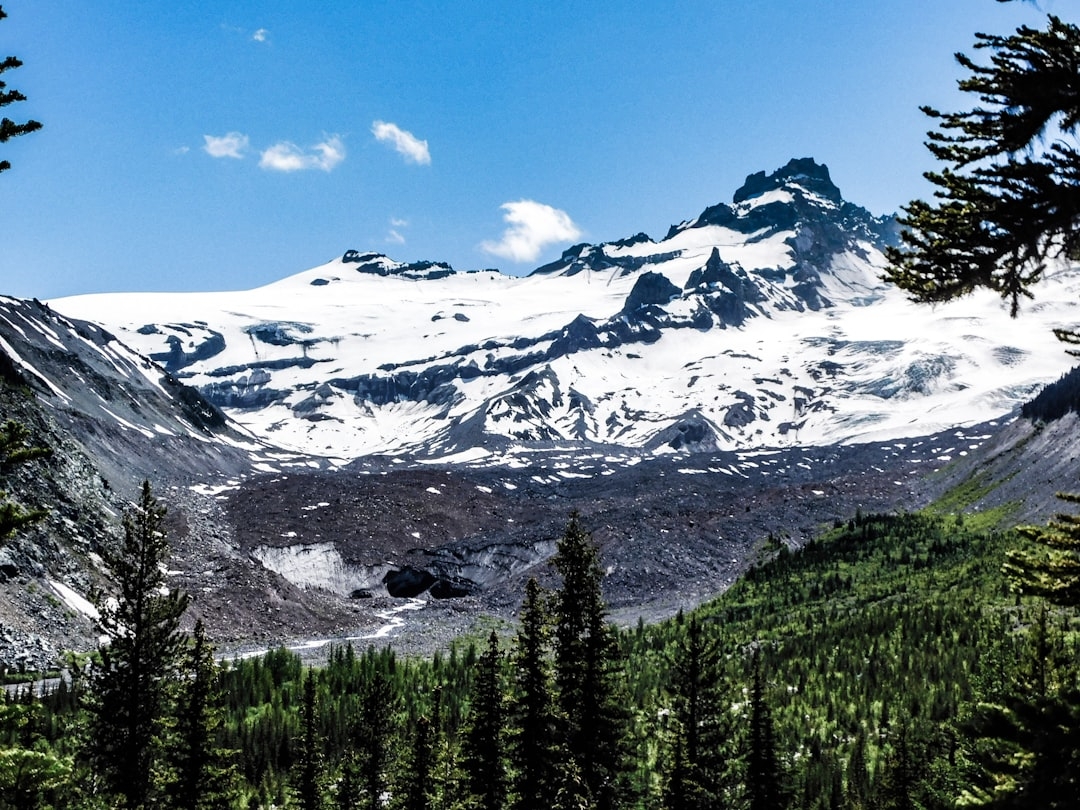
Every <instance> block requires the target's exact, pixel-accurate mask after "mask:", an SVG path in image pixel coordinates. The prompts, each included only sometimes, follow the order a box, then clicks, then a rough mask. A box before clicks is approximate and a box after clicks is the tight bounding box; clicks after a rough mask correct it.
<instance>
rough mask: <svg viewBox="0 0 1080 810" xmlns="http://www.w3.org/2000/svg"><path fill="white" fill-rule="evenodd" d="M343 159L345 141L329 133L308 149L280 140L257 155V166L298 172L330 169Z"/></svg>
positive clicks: (279, 170)
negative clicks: (324, 138)
mask: <svg viewBox="0 0 1080 810" xmlns="http://www.w3.org/2000/svg"><path fill="white" fill-rule="evenodd" d="M343 160H345V143H344V142H343V141H342V140H341V138H340V137H339V136H338V135H331V136H329V137H327V139H326V140H324V141H322V142H321V143H317V144H315V145H314V146H313V147H311V148H310V149H309V150H308V151H306V152H305V151H304V150H302V149H301V148H300V147H299V146H297V145H296V144H294V143H290V142H289V141H281V142H279V143H276V144H274V145H273V146H271V147H270V148H269V149H267V150H265V151H264V152H263V153H262V154H261V155H260V157H259V167H260V168H263V169H269V170H271V171H276V172H299V171H307V170H309V169H321V170H322V171H324V172H328V171H331V170H332V169H333V168H334V167H335V166H337V165H338V164H339V163H341V161H343Z"/></svg>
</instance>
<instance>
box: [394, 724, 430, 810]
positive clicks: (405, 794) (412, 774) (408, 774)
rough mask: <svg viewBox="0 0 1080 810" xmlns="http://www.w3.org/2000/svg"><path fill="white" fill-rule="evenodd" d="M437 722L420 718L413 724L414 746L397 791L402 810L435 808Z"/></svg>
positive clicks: (400, 809)
mask: <svg viewBox="0 0 1080 810" xmlns="http://www.w3.org/2000/svg"><path fill="white" fill-rule="evenodd" d="M437 722H438V720H437V719H436V720H432V719H429V718H428V717H427V715H420V717H418V718H417V719H416V722H415V723H414V728H413V737H412V746H411V748H410V750H409V756H408V762H407V763H406V766H405V768H404V769H403V772H402V782H401V786H400V789H399V790H398V794H399V796H400V798H399V801H398V803H397V807H398V808H399V810H432V808H433V807H434V800H433V799H434V793H435V789H434V788H435V784H434V783H435V751H436V742H435V739H436V735H437V732H436V729H435V726H436V724H437Z"/></svg>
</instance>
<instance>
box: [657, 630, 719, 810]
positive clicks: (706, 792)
mask: <svg viewBox="0 0 1080 810" xmlns="http://www.w3.org/2000/svg"><path fill="white" fill-rule="evenodd" d="M720 680H721V679H720V661H719V648H718V646H717V644H716V641H715V639H713V638H710V637H709V636H708V634H707V633H706V631H705V628H704V627H703V626H702V624H701V622H700V621H699V620H698V618H697V616H693V617H691V619H690V621H689V623H687V625H686V634H685V636H684V637H683V639H682V640H681V643H680V645H679V649H678V653H677V656H676V658H675V660H674V661H673V662H672V666H671V684H670V692H671V695H672V698H673V701H674V710H673V712H672V720H673V721H674V724H675V740H674V753H673V757H672V765H671V768H670V771H669V773H668V783H667V786H666V789H665V792H664V806H665V807H667V808H669V810H684V809H685V810H698V809H700V810H706V808H712V807H716V806H717V805H718V804H721V803H722V802H723V792H724V783H725V773H724V771H725V768H724V761H725V753H726V752H727V751H726V749H727V748H728V741H727V729H726V728H725V723H724V715H725V711H724V707H723V705H722V703H721V700H720V695H719V691H718V688H719V684H720Z"/></svg>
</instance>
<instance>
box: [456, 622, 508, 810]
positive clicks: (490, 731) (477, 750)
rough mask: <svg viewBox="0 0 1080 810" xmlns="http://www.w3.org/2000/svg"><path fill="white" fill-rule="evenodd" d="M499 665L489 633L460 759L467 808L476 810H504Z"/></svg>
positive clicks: (496, 642)
mask: <svg viewBox="0 0 1080 810" xmlns="http://www.w3.org/2000/svg"><path fill="white" fill-rule="evenodd" d="M501 664H502V654H501V653H500V652H499V637H498V636H496V635H495V631H494V630H492V631H491V635H490V636H488V646H487V649H486V650H485V651H484V652H483V654H482V655H481V656H480V659H479V661H477V663H476V675H475V680H474V681H473V690H472V706H471V708H470V711H469V726H468V729H467V730H466V733H465V745H464V749H465V750H464V758H463V759H464V761H463V765H464V768H465V773H466V778H467V782H468V791H469V794H470V795H471V797H472V802H470V804H471V806H474V807H476V808H478V809H479V810H503V808H505V807H506V796H507V788H506V765H505V757H504V754H505V752H504V748H505V746H504V744H503V735H504V729H503V726H504V721H505V714H506V712H505V707H504V701H503V694H502V685H501V678H500V671H501Z"/></svg>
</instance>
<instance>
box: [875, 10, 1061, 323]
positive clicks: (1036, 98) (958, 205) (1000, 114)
mask: <svg viewBox="0 0 1080 810" xmlns="http://www.w3.org/2000/svg"><path fill="white" fill-rule="evenodd" d="M975 36H976V43H975V48H976V49H977V50H987V51H989V52H990V60H989V61H990V64H989V65H980V64H978V63H976V62H975V61H974V60H972V59H970V58H969V57H967V56H965V55H964V54H957V56H956V59H957V61H958V62H959V63H960V65H961V66H962V67H963V68H964V69H965V70H967V71H968V76H967V77H966V78H964V79H963V80H961V82H960V89H961V90H962V91H964V92H967V93H972V94H973V95H974V96H975V97H977V98H978V99H979V104H978V106H976V107H974V108H973V109H971V110H968V111H965V112H959V113H942V112H939V111H938V110H935V109H933V108H930V107H924V108H923V111H924V112H925V113H926V114H927V115H929V116H930V117H931V118H933V119H934V120H935V121H937V122H938V129H937V130H935V131H932V132H930V133H929V141H928V142H927V148H928V149H929V150H930V151H931V152H932V153H933V155H934V157H935V158H937V159H938V160H940V161H942V162H944V163H946V164H948V166H947V167H946V168H945V169H944V170H943V171H941V172H929V173H927V175H926V177H927V178H928V179H929V180H930V182H931V183H933V184H934V185H935V186H937V190H936V191H935V196H936V197H937V198H938V200H939V202H936V203H933V204H931V203H926V202H924V201H922V200H915V201H913V202H911V203H910V204H909V205H908V206H907V207H905V208H904V212H905V216H904V217H903V218H901V220H900V222H901V225H903V226H904V228H905V230H904V232H903V233H902V238H903V240H904V243H905V246H904V248H903V249H891V250H890V251H889V253H888V257H889V261H890V265H891V267H890V269H889V271H888V273H887V276H886V277H887V278H888V279H889V280H891V281H894V282H895V283H897V284H898V285H899V286H901V287H903V288H904V289H906V290H907V291H908V292H910V293H911V295H912V297H913V298H915V299H916V300H918V301H927V302H934V301H944V300H948V299H951V298H955V297H957V296H960V295H964V294H966V293H968V292H970V291H971V290H973V289H975V288H976V287H987V288H989V289H991V290H995V291H996V292H998V293H1000V294H1001V295H1002V297H1003V298H1005V299H1006V300H1008V301H1009V302H1010V304H1011V307H1012V313H1013V314H1014V315H1015V314H1016V312H1017V310H1018V307H1019V301H1020V298H1021V297H1023V296H1030V291H1029V288H1030V287H1031V285H1033V284H1035V283H1036V282H1038V281H1039V280H1040V279H1041V278H1042V276H1043V272H1044V269H1045V262H1046V260H1047V259H1048V258H1053V257H1055V256H1069V257H1076V256H1077V255H1080V229H1078V228H1077V227H1076V226H1077V224H1078V221H1080V150H1078V149H1077V147H1076V146H1075V145H1074V141H1073V139H1072V138H1071V137H1069V138H1065V137H1057V134H1058V133H1060V134H1061V135H1065V136H1075V135H1076V133H1077V129H1078V127H1080V69H1078V68H1077V58H1078V54H1080V29H1078V28H1077V27H1076V26H1075V25H1071V24H1068V23H1064V22H1062V21H1061V20H1060V19H1059V18H1057V17H1054V16H1051V17H1049V19H1048V22H1047V26H1046V28H1044V29H1035V28H1029V27H1027V26H1023V27H1021V28H1019V29H1017V31H1016V33H1015V34H1013V35H1011V36H1007V37H1003V36H996V35H991V34H976V35H975ZM1050 133H1053V134H1054V137H1053V138H1050V137H1048V135H1049V134H1050Z"/></svg>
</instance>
